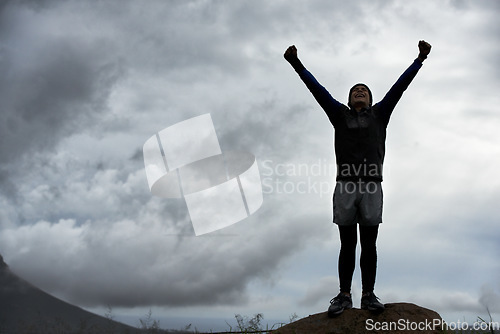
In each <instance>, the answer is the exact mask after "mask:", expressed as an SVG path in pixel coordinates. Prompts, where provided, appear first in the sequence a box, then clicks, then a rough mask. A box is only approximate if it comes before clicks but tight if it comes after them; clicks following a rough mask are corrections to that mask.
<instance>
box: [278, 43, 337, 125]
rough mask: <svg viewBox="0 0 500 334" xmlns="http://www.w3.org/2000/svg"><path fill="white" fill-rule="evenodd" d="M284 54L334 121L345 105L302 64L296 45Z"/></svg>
mask: <svg viewBox="0 0 500 334" xmlns="http://www.w3.org/2000/svg"><path fill="white" fill-rule="evenodd" d="M283 56H284V57H285V59H286V60H287V61H288V62H289V63H290V65H292V67H293V68H294V70H295V71H296V72H297V73H298V75H299V77H300V78H301V79H302V81H303V82H304V83H305V85H306V86H307V88H308V89H309V91H310V92H311V93H312V95H313V96H314V98H315V99H316V101H317V102H318V103H319V105H320V106H321V108H323V110H324V111H325V112H326V114H327V116H328V118H330V121H331V122H332V123H333V121H334V118H335V116H336V115H338V114H339V113H340V112H341V110H342V108H343V107H345V106H344V105H343V104H342V103H340V102H339V101H337V100H335V99H334V98H333V97H332V96H331V95H330V93H329V92H328V91H327V90H326V88H325V87H323V86H322V85H321V84H320V83H319V82H318V81H317V80H316V78H315V77H314V76H313V75H312V74H311V73H310V72H309V71H308V70H307V69H306V68H305V67H304V65H302V62H301V61H300V60H299V58H298V57H297V48H296V47H295V45H292V46H290V47H289V48H288V49H287V50H286V51H285V54H284V55H283Z"/></svg>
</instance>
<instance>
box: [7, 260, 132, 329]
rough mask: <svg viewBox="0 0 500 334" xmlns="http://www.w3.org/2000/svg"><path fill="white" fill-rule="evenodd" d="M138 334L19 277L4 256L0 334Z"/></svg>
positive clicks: (125, 326) (128, 327)
mask: <svg viewBox="0 0 500 334" xmlns="http://www.w3.org/2000/svg"><path fill="white" fill-rule="evenodd" d="M77 331H78V332H79V333H102V332H106V333H138V332H139V330H138V329H136V328H134V327H130V326H127V325H124V324H121V323H119V322H115V321H112V320H110V319H107V318H105V317H101V316H98V315H96V314H93V313H91V312H88V311H85V310H83V309H81V308H79V307H76V306H74V305H71V304H69V303H66V302H64V301H62V300H60V299H58V298H56V297H53V296H51V295H49V294H48V293H45V292H43V291H42V290H40V289H38V288H37V287H35V286H33V285H31V284H30V283H28V282H26V281H24V280H23V279H21V278H20V277H18V276H16V275H15V274H14V273H13V272H12V271H11V270H10V269H9V267H8V266H7V264H6V263H5V262H4V261H3V258H2V256H1V255H0V333H2V334H3V333H54V332H64V333H72V332H77Z"/></svg>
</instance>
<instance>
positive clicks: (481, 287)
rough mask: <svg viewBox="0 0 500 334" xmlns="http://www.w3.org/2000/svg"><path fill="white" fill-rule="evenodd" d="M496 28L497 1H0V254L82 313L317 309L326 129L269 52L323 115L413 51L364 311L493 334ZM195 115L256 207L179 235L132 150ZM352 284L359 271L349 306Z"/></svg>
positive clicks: (181, 211)
mask: <svg viewBox="0 0 500 334" xmlns="http://www.w3.org/2000/svg"><path fill="white" fill-rule="evenodd" d="M499 14H500V3H499V2H498V1H495V0H482V1H458V0H457V1H444V0H442V1H411V2H408V1H368V0H367V1H349V2H347V1H327V0H324V1H320V0H315V1H298V0H297V1H284V0H283V1H121V0H120V1H118V0H116V1H112V0H110V1H99V2H98V1H46V2H43V3H39V2H38V1H20V2H19V1H15V2H14V1H11V2H9V1H3V2H1V4H0V208H1V209H0V253H1V254H2V255H3V256H4V259H5V261H6V262H7V263H8V264H9V265H10V267H11V269H12V270H13V271H15V272H16V273H17V274H18V275H20V276H21V277H23V278H25V279H26V280H28V281H30V282H32V283H33V284H35V285H36V286H38V287H40V288H42V289H44V290H45V291H47V292H49V293H51V294H54V295H56V296H58V297H60V298H62V299H64V300H66V301H69V302H71V303H73V304H76V305H79V306H81V307H85V308H87V309H90V310H94V311H96V312H99V311H100V310H102V309H103V308H105V307H106V306H107V305H109V306H112V307H113V308H114V309H115V310H117V312H122V313H128V314H134V312H135V313H139V314H140V315H142V314H143V313H144V312H143V310H144V309H146V310H147V309H149V308H150V307H151V308H152V309H153V311H154V312H155V313H156V314H157V315H161V316H172V317H175V316H184V317H188V318H195V317H220V318H227V319H228V320H229V319H231V318H233V315H234V313H241V314H246V315H252V314H255V313H258V312H261V313H264V316H265V317H266V318H273V319H285V320H286V319H288V317H289V315H291V314H292V313H294V312H296V313H297V314H298V315H299V316H300V317H303V316H307V315H309V314H313V313H317V312H322V311H325V310H326V308H327V307H328V305H329V300H330V299H331V298H332V297H334V296H335V295H336V294H337V293H338V279H337V257H338V249H339V240H338V239H339V238H338V230H337V227H336V225H334V224H332V222H331V220H332V212H331V211H332V207H331V194H332V191H333V187H334V183H335V182H334V177H335V175H334V174H335V172H334V171H335V169H334V167H335V165H334V164H335V156H334V152H333V129H332V126H331V125H330V123H329V121H328V118H327V117H326V116H325V114H324V113H323V111H322V109H321V108H320V107H319V106H318V105H317V104H316V102H315V100H314V98H313V97H312V96H311V94H310V93H309V91H308V90H307V88H306V87H305V86H304V84H303V83H302V82H301V81H300V79H299V78H298V76H297V74H296V73H295V72H294V71H293V69H292V68H291V67H290V66H289V64H288V63H287V62H286V61H285V60H284V59H283V52H284V51H285V50H286V48H287V47H288V46H289V45H291V44H295V45H296V46H297V49H298V53H299V57H300V58H301V60H302V62H303V63H304V65H305V66H306V67H307V68H308V69H309V70H310V71H311V72H312V73H313V74H314V75H315V76H316V78H317V79H318V80H319V81H320V82H321V83H322V84H323V85H324V86H325V87H326V88H327V89H328V90H329V91H330V93H331V94H332V95H333V96H334V97H335V98H337V99H338V100H340V101H341V102H343V103H346V102H347V93H348V91H349V88H350V87H351V86H352V85H353V84H354V83H357V82H365V83H366V84H368V85H369V87H370V88H371V90H372V92H373V95H374V100H375V101H379V100H380V99H382V97H383V96H384V94H385V93H386V91H387V90H388V89H389V88H390V87H391V85H392V84H393V83H394V82H395V81H396V79H397V78H398V76H399V75H400V74H401V73H402V72H403V71H404V70H405V69H406V68H407V67H408V66H409V65H410V64H411V63H412V61H413V60H414V59H415V58H416V56H417V54H418V47H417V44H418V41H419V40H420V39H425V40H426V41H428V42H429V43H430V44H432V51H431V54H430V55H429V58H428V59H427V60H426V61H425V62H424V65H423V67H422V68H421V70H420V71H419V73H418V74H417V76H416V78H415V79H414V81H413V83H412V84H411V85H410V87H409V89H408V90H407V92H406V93H405V94H404V96H403V98H402V99H401V101H400V103H399V104H398V106H397V107H396V110H395V112H394V114H393V116H392V118H391V121H390V123H389V128H388V137H387V153H386V163H385V170H384V176H385V181H384V183H383V186H384V195H385V197H384V205H385V206H384V223H383V224H382V225H381V227H380V232H379V239H378V250H379V265H378V273H377V283H376V288H375V293H376V294H377V295H378V296H379V297H380V298H381V300H382V302H385V303H388V302H412V303H416V304H419V305H421V306H424V307H427V308H431V309H434V310H436V311H437V312H438V313H440V314H441V315H442V316H443V317H444V318H445V320H447V321H449V322H452V321H457V320H463V319H464V317H465V318H466V319H467V320H469V321H473V320H475V319H476V316H478V315H480V316H485V315H486V306H487V307H489V309H490V311H492V312H494V313H493V316H494V318H495V316H496V319H497V320H498V319H500V303H499V300H500V264H499V261H498V258H499V256H500V243H499V240H500V220H499V217H500V208H499V206H498V198H499V196H500V178H499V177H498V166H499V165H500V145H499V144H500V140H499V139H498V129H499V128H500V110H499V105H500V94H498V90H499V88H500V86H499V74H500V67H499V65H498V59H499V58H500V43H499V37H498V36H500V25H499V23H498V15H499ZM206 113H210V114H211V117H212V119H213V122H214V125H215V129H216V132H217V135H218V137H219V142H220V145H221V148H222V150H223V151H224V150H231V149H236V150H245V151H248V152H251V153H253V154H254V155H255V156H256V158H257V162H258V164H259V169H260V174H261V178H262V183H263V191H264V202H263V204H262V207H261V208H260V209H259V210H258V211H257V212H256V213H255V214H253V215H252V216H250V217H249V218H247V219H245V220H243V221H241V222H239V223H237V224H235V225H232V226H230V227H228V228H225V229H223V230H220V231H217V232H214V233H211V234H208V235H206V236H202V237H195V236H194V231H193V227H192V225H191V221H190V219H189V215H188V212H187V208H186V205H185V202H184V201H183V200H182V199H161V198H157V197H153V196H152V195H151V194H150V192H149V188H148V183H147V179H146V174H145V171H144V163H143V158H142V146H143V144H144V142H145V141H146V140H147V139H148V138H149V137H151V136H152V135H154V134H155V133H156V132H158V131H160V130H162V129H163V128H166V127H168V126H170V125H173V124H175V123H178V122H181V121H183V120H186V119H188V118H191V117H194V116H198V115H202V114H206ZM332 166H333V169H332ZM318 171H319V172H318ZM360 286H361V284H360V275H359V270H358V269H357V270H356V273H355V277H354V280H353V293H354V296H353V297H354V306H355V307H359V299H360V297H361V293H360ZM162 325H165V326H166V327H168V324H162Z"/></svg>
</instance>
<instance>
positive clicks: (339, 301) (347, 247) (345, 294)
mask: <svg viewBox="0 0 500 334" xmlns="http://www.w3.org/2000/svg"><path fill="white" fill-rule="evenodd" d="M339 233H340V254H339V264H338V269H339V280H340V293H339V294H338V295H337V297H335V298H333V299H332V300H331V301H330V307H329V308H328V316H329V317H335V316H338V315H339V314H341V313H342V312H344V310H345V309H349V308H351V307H352V298H351V283H352V275H353V273H354V268H355V266H356V243H357V236H358V231H357V224H355V225H349V226H341V225H339Z"/></svg>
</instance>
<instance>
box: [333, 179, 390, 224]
mask: <svg viewBox="0 0 500 334" xmlns="http://www.w3.org/2000/svg"><path fill="white" fill-rule="evenodd" d="M382 205H383V192H382V182H380V181H361V180H358V181H337V184H336V186H335V192H334V193H333V222H334V223H335V224H337V225H340V226H348V225H355V224H359V225H363V226H374V225H378V224H380V223H382Z"/></svg>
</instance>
